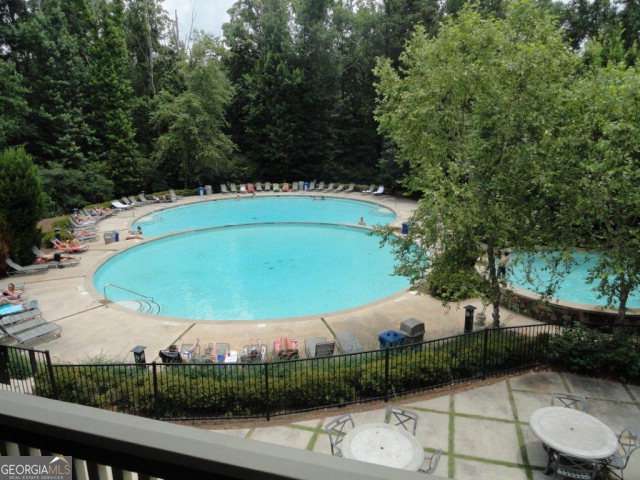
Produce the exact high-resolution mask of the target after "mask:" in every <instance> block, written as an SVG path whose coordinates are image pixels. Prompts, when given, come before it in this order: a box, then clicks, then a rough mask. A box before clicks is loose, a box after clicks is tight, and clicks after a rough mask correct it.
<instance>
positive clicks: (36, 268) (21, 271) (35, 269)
mask: <svg viewBox="0 0 640 480" xmlns="http://www.w3.org/2000/svg"><path fill="white" fill-rule="evenodd" d="M6 262H7V265H9V267H11V269H12V270H13V271H10V272H9V275H27V274H31V273H42V272H46V271H47V270H49V265H45V264H39V265H38V264H36V265H27V266H25V267H23V266H22V265H18V264H17V263H16V262H14V261H13V260H12V259H10V258H8V257H7V259H6Z"/></svg>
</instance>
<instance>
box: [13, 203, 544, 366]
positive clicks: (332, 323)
mask: <svg viewBox="0 0 640 480" xmlns="http://www.w3.org/2000/svg"><path fill="white" fill-rule="evenodd" d="M263 195H266V194H263ZM280 195H288V194H280ZM289 195H293V194H289ZM298 195H299V193H298ZM324 195H325V196H332V195H331V194H324ZM333 196H337V197H343V198H350V199H355V200H368V201H376V202H379V203H380V204H382V205H385V206H387V207H389V208H392V209H393V210H395V211H396V213H397V215H398V216H397V218H396V220H395V221H394V224H395V225H399V224H400V223H402V222H403V221H406V220H407V219H408V218H409V216H410V215H411V213H412V212H413V211H414V209H415V207H416V202H415V201H412V200H407V199H401V198H395V197H390V196H381V197H372V196H371V195H363V194H359V193H353V194H343V195H333ZM229 198H233V197H230V196H229V195H226V196H223V195H220V194H217V195H212V196H208V197H188V198H185V199H182V200H180V201H179V202H176V203H173V204H167V203H161V204H152V205H147V206H143V207H138V208H136V209H135V210H133V211H131V212H123V213H121V214H119V215H116V216H113V217H111V218H108V219H106V220H104V221H103V222H101V223H100V224H99V225H98V231H99V240H98V241H96V242H92V243H89V244H88V245H89V248H90V250H89V251H88V252H87V253H84V254H82V255H79V257H81V258H82V262H81V264H80V266H78V267H71V268H65V269H60V270H49V271H47V272H46V273H43V274H38V275H30V276H21V277H12V278H11V279H2V280H0V288H5V287H6V285H7V283H9V282H10V281H14V282H16V283H19V284H24V285H25V287H26V293H27V295H28V298H30V299H37V300H38V301H39V302H40V306H41V309H42V311H43V313H44V317H45V318H46V319H47V320H49V321H52V322H56V323H58V324H59V325H60V326H61V327H62V329H63V330H62V336H61V337H60V338H59V339H56V340H54V341H51V342H48V343H45V344H41V345H38V348H42V349H48V350H50V351H51V354H52V357H53V359H54V361H58V362H60V361H63V362H84V361H87V360H95V359H96V358H100V359H102V360H108V361H123V360H127V361H131V359H132V358H131V354H130V353H129V351H130V350H131V348H132V347H133V346H135V345H145V346H146V347H147V360H149V361H151V360H153V359H154V358H157V354H158V351H159V350H160V349H164V348H167V346H169V345H171V344H172V343H178V344H180V343H195V342H196V340H199V341H200V344H208V343H210V342H227V343H229V344H230V345H231V348H232V349H236V350H239V349H241V348H242V347H243V346H244V345H247V344H251V343H255V342H256V341H258V340H259V341H261V342H262V343H266V344H267V345H272V343H273V340H275V339H276V338H279V337H280V336H283V335H288V336H290V337H294V338H297V339H299V340H300V341H301V342H302V340H303V339H304V338H306V337H310V336H320V337H327V338H331V337H333V336H334V335H335V334H337V333H339V332H341V331H351V332H353V333H354V334H355V335H356V337H357V338H358V340H359V341H360V343H361V344H362V345H363V347H364V348H366V349H374V348H377V334H378V332H379V331H381V330H384V329H389V328H398V327H399V324H400V322H401V321H402V320H404V319H405V318H409V317H414V318H417V319H419V320H422V321H424V322H425V323H426V328H427V338H438V337H443V336H448V335H455V334H459V333H462V330H463V324H464V310H463V309H462V306H460V305H452V306H450V307H444V306H443V305H442V304H441V302H440V301H439V300H437V299H434V298H432V297H430V296H428V295H416V294H415V293H414V292H402V293H400V294H398V295H396V296H394V297H392V298H389V299H386V300H383V301H380V302H377V303H374V304H370V305H365V306H362V307H359V308H356V309H353V310H350V311H346V312H338V313H330V314H327V315H325V316H324V317H323V318H321V317H320V316H314V317H306V318H303V319H293V320H292V319H285V320H269V321H242V322H221V321H193V320H187V319H181V318H172V317H162V316H150V315H145V314H140V313H138V312H134V311H132V310H127V309H125V308H124V307H121V306H117V305H113V304H110V303H109V302H105V301H104V298H103V296H102V294H103V292H96V291H95V290H94V289H93V286H92V282H91V277H92V275H93V272H94V271H95V270H96V269H97V268H98V267H99V266H100V265H101V264H102V263H103V262H104V261H105V260H107V259H108V258H109V257H110V256H111V255H114V254H116V253H118V252H120V251H122V250H124V249H126V248H129V247H131V246H133V245H136V244H138V243H140V242H141V241H140V240H124V241H120V242H117V243H111V244H109V245H105V244H104V242H103V240H102V232H105V231H109V230H118V231H120V232H121V237H124V236H125V235H124V234H125V233H126V232H127V230H128V229H129V226H130V225H131V224H132V223H133V222H134V221H135V220H136V219H137V218H139V217H141V216H143V215H146V214H148V213H150V212H153V211H157V210H159V209H162V208H171V207H175V206H180V205H185V204H189V203H195V202H200V201H208V200H219V199H229ZM145 241H147V240H145ZM141 290H144V289H143V288H142V287H141ZM467 303H471V304H474V305H476V306H480V301H479V300H477V299H475V300H471V301H469V302H465V303H464V304H465V305H466V304H467ZM503 321H504V323H505V325H507V326H513V325H525V324H531V323H536V322H534V321H533V320H532V319H530V318H528V317H525V316H522V315H519V314H516V313H513V312H510V311H508V310H503Z"/></svg>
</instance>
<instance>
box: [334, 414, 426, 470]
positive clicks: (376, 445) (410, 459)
mask: <svg viewBox="0 0 640 480" xmlns="http://www.w3.org/2000/svg"><path fill="white" fill-rule="evenodd" d="M340 448H341V450H342V455H343V456H344V457H345V458H351V459H353V460H360V461H361V462H368V463H375V464H377V465H385V466H387V467H392V468H401V469H404V470H412V471H414V472H417V471H418V470H419V469H420V467H421V466H422V464H423V462H424V450H423V449H422V445H420V442H418V441H417V440H416V439H415V437H414V436H413V435H411V434H410V433H409V432H407V431H406V430H404V429H402V428H399V427H394V426H393V425H389V424H388V423H369V424H366V425H361V426H359V427H356V428H354V429H353V430H351V431H350V432H349V433H347V434H346V436H345V437H344V439H343V441H342V445H341V446H340Z"/></svg>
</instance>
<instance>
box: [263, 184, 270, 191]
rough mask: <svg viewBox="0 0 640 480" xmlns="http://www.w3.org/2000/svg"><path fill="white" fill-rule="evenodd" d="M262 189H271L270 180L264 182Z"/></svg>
mask: <svg viewBox="0 0 640 480" xmlns="http://www.w3.org/2000/svg"><path fill="white" fill-rule="evenodd" d="M264 190H265V192H270V191H271V182H265V184H264Z"/></svg>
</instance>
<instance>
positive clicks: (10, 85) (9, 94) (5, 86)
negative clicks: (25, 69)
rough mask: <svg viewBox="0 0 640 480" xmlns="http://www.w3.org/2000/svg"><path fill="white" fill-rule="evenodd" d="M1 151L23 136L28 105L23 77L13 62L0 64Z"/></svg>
mask: <svg viewBox="0 0 640 480" xmlns="http://www.w3.org/2000/svg"><path fill="white" fill-rule="evenodd" d="M0 91H1V92H2V95H1V96H0V111H2V116H0V150H2V149H4V148H5V147H6V146H8V145H10V144H12V143H13V141H15V139H16V138H18V137H19V136H20V135H21V134H22V130H23V129H24V128H25V125H26V122H25V118H26V116H27V113H28V104H27V102H26V100H25V94H26V93H27V89H26V88H25V87H24V84H23V78H22V75H20V74H19V73H18V72H16V69H15V65H14V64H13V63H12V62H8V61H6V62H5V61H2V62H0Z"/></svg>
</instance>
